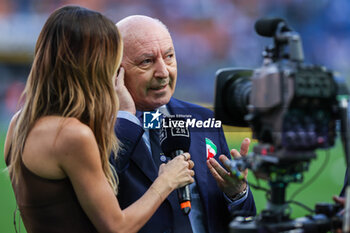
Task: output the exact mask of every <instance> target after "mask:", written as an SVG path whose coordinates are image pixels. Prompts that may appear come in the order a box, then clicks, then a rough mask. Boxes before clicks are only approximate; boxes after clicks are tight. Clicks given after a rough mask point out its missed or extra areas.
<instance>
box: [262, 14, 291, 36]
mask: <svg viewBox="0 0 350 233" xmlns="http://www.w3.org/2000/svg"><path fill="white" fill-rule="evenodd" d="M280 22H285V21H284V19H281V18H271V19H270V18H263V19H259V20H258V21H256V23H255V31H256V33H258V34H259V35H260V36H265V37H273V36H274V35H275V32H276V29H277V26H278V24H279V23H280Z"/></svg>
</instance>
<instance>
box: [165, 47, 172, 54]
mask: <svg viewBox="0 0 350 233" xmlns="http://www.w3.org/2000/svg"><path fill="white" fill-rule="evenodd" d="M171 52H174V48H173V47H170V48H168V50H166V51H165V52H164V54H167V53H171Z"/></svg>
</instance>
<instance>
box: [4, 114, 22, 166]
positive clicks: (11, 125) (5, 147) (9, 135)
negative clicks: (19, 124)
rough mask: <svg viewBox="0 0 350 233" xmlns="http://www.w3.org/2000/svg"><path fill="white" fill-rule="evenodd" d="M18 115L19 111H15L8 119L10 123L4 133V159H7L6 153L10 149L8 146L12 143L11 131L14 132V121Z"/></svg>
mask: <svg viewBox="0 0 350 233" xmlns="http://www.w3.org/2000/svg"><path fill="white" fill-rule="evenodd" d="M18 115H19V112H17V113H16V114H15V115H14V116H13V117H12V119H11V121H10V125H9V128H8V130H7V134H6V139H5V146H4V157H5V161H6V159H7V156H8V153H9V150H10V146H11V143H12V141H11V140H12V135H13V132H14V129H15V124H16V121H17V118H18Z"/></svg>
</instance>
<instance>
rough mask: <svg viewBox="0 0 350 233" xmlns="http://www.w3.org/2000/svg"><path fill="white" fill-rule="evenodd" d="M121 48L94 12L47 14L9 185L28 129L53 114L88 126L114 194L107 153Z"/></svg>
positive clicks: (112, 139)
mask: <svg viewBox="0 0 350 233" xmlns="http://www.w3.org/2000/svg"><path fill="white" fill-rule="evenodd" d="M122 49H123V45H122V40H121V36H120V34H119V32H118V29H117V27H116V26H115V25H114V23H113V22H112V21H111V20H109V19H107V18H106V17H104V16H103V15H102V14H100V13H98V12H95V11H91V10H89V9H85V8H82V7H78V6H65V7H62V8H60V9H57V10H56V11H54V12H53V13H52V14H51V15H50V17H49V18H48V19H47V21H46V23H45V25H44V27H43V29H42V30H41V33H40V35H39V38H38V41H37V43H36V47H35V57H34V62H33V65H32V69H31V71H30V74H29V77H28V80H27V84H26V87H25V90H24V93H23V95H22V97H23V98H24V105H23V108H22V109H21V112H20V115H19V118H18V120H17V123H16V127H15V130H14V135H13V138H12V153H11V161H10V164H11V165H10V167H9V172H10V174H11V176H12V177H11V178H12V180H13V181H14V182H18V175H19V171H20V170H19V167H20V159H21V158H20V157H21V154H22V153H23V148H24V144H25V141H26V138H27V136H28V133H29V131H30V130H31V128H32V127H33V126H34V124H35V122H36V121H37V120H38V119H39V118H40V117H43V116H48V115H57V116H63V117H75V118H77V119H79V120H80V121H81V122H82V123H84V124H86V125H87V126H89V127H90V128H91V130H92V131H93V133H94V135H95V137H96V141H97V144H98V148H99V151H100V156H101V161H102V167H103V171H104V174H105V176H106V178H107V180H108V182H109V183H110V185H111V186H112V188H113V189H114V190H115V193H117V182H116V176H115V175H114V174H115V172H114V171H112V168H111V166H110V164H109V155H110V153H111V151H113V152H114V154H115V155H116V154H117V149H118V142H117V138H116V136H115V133H114V120H115V119H116V114H117V110H118V107H119V103H118V98H117V96H116V93H115V90H114V81H113V76H114V75H115V73H116V70H117V68H118V67H119V65H120V62H121V59H122Z"/></svg>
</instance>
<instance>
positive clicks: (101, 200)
mask: <svg viewBox="0 0 350 233" xmlns="http://www.w3.org/2000/svg"><path fill="white" fill-rule="evenodd" d="M55 157H57V158H58V164H59V166H60V168H61V169H62V170H63V172H65V174H66V175H67V176H68V177H69V179H70V180H71V182H72V185H73V187H74V190H75V192H76V194H77V197H78V200H79V202H80V204H81V206H82V208H83V209H84V211H85V212H86V214H87V215H88V217H89V218H90V220H91V221H92V223H93V224H94V225H95V227H96V228H97V230H98V231H99V232H128V233H130V232H137V231H138V230H139V229H140V228H141V227H142V226H143V225H144V224H145V223H146V222H147V221H148V220H149V218H150V217H151V216H152V215H153V213H154V212H155V211H156V209H157V208H158V207H159V206H160V204H161V203H162V202H163V201H164V199H165V198H166V197H167V196H168V195H169V194H170V192H172V191H173V190H174V189H176V188H177V187H180V186H183V185H185V184H188V183H191V182H193V178H192V176H193V175H194V172H193V171H192V170H190V169H189V167H193V165H192V164H191V163H190V165H189V163H188V162H187V161H184V157H183V156H179V157H177V158H175V159H174V160H172V161H171V162H169V163H168V164H166V165H163V167H161V169H160V171H161V172H160V175H159V177H158V178H157V179H156V180H155V181H154V183H153V184H152V186H151V187H150V189H149V190H148V191H147V192H146V193H145V194H144V195H143V196H142V197H141V198H140V199H139V200H138V201H136V202H135V203H133V204H132V205H130V206H129V207H128V208H126V209H125V210H121V209H120V206H119V203H118V201H117V198H116V197H115V195H114V193H113V191H112V188H111V187H110V185H109V184H108V182H107V179H106V177H105V175H104V173H103V170H102V164H101V160H100V156H99V150H98V146H97V143H96V140H95V137H94V134H93V132H92V131H91V129H90V128H89V127H87V126H86V125H83V124H82V123H80V122H79V121H77V120H76V121H73V122H70V123H68V124H65V125H64V127H63V129H62V130H61V132H60V133H59V136H58V138H57V141H56V144H55ZM164 166H166V169H164Z"/></svg>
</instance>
